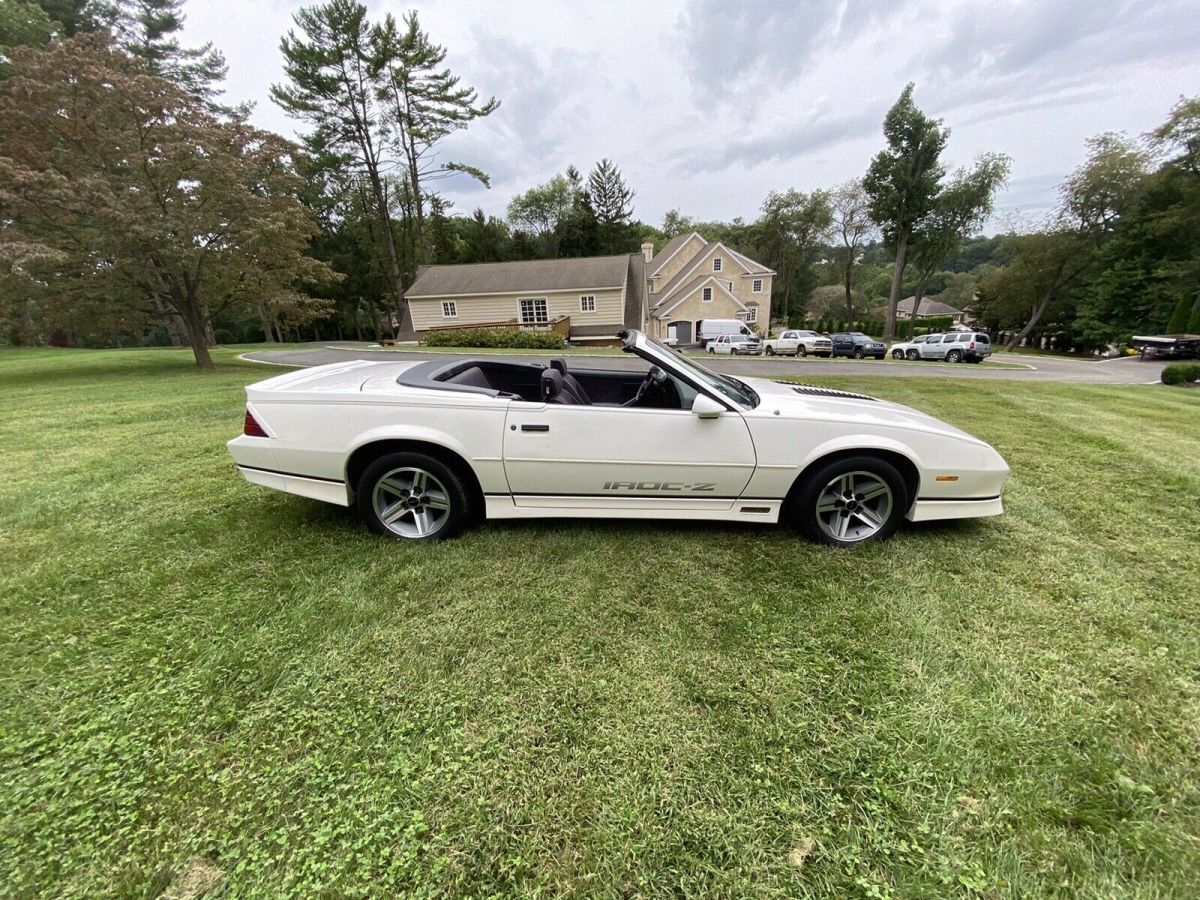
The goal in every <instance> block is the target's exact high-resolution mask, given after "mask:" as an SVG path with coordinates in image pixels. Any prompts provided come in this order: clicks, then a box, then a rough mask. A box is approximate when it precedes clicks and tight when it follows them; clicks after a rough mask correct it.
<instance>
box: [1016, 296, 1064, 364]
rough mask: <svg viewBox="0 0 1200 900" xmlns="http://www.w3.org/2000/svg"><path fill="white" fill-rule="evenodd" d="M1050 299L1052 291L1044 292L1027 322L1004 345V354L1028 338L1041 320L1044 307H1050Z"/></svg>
mask: <svg viewBox="0 0 1200 900" xmlns="http://www.w3.org/2000/svg"><path fill="white" fill-rule="evenodd" d="M1052 299H1054V291H1053V290H1050V291H1046V293H1045V295H1044V296H1043V297H1042V299H1041V300H1039V301H1038V305H1037V306H1035V307H1034V308H1033V313H1032V315H1030V317H1029V321H1028V322H1026V323H1025V327H1024V328H1022V329H1021V330H1020V331H1019V332H1018V333H1017V334H1015V335H1014V336H1013V337H1010V338H1009V339H1008V343H1007V344H1005V345H1004V352H1006V353H1007V352H1008V351H1010V350H1012V349H1013V347H1016V346H1017V345H1018V344H1020V343H1021V341H1023V340H1025V338H1027V337H1029V332H1031V331H1033V329H1034V326H1035V325H1037V323H1038V320H1039V319H1041V318H1042V313H1044V312H1045V311H1046V307H1047V306H1049V305H1050V301H1051V300H1052Z"/></svg>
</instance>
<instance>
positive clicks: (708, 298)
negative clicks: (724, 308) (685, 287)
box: [700, 288, 712, 303]
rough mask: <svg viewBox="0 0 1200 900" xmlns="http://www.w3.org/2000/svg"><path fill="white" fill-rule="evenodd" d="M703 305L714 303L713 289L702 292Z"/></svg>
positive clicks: (701, 300)
mask: <svg viewBox="0 0 1200 900" xmlns="http://www.w3.org/2000/svg"><path fill="white" fill-rule="evenodd" d="M700 302H701V303H712V288H705V289H704V290H702V291H701V292H700Z"/></svg>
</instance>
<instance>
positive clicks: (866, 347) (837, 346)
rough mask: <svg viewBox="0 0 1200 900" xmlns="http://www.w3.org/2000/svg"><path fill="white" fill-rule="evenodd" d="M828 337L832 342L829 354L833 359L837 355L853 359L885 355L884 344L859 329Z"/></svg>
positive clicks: (880, 357) (882, 356) (881, 357)
mask: <svg viewBox="0 0 1200 900" xmlns="http://www.w3.org/2000/svg"><path fill="white" fill-rule="evenodd" d="M829 339H830V340H831V341H832V342H833V352H832V353H831V354H830V356H832V357H833V358H834V359H837V358H838V357H839V356H847V357H849V356H852V357H854V358H855V359H863V358H864V357H867V356H873V357H875V358H876V359H883V358H884V357H885V356H886V355H887V347H886V346H884V345H883V344H881V343H879V341H877V340H875V339H874V338H873V337H870V336H868V335H865V334H863V333H862V332H861V331H843V332H840V333H839V334H834V335H831V336H830V338H829Z"/></svg>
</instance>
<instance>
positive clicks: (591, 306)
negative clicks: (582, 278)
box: [579, 294, 596, 312]
mask: <svg viewBox="0 0 1200 900" xmlns="http://www.w3.org/2000/svg"><path fill="white" fill-rule="evenodd" d="M579 311H580V312H595V311H596V298H595V296H594V295H592V294H584V295H582V296H581V297H580V298H579Z"/></svg>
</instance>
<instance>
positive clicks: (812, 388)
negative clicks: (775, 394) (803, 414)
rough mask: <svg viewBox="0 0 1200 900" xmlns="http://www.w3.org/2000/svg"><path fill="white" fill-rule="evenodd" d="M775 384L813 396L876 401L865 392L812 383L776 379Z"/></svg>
mask: <svg viewBox="0 0 1200 900" xmlns="http://www.w3.org/2000/svg"><path fill="white" fill-rule="evenodd" d="M775 383H776V384H786V385H787V386H788V387H790V388H791V389H792V390H793V391H795V392H796V393H797V394H809V395H811V396H813V397H841V398H842V399H843V400H870V401H871V402H872V403H874V402H877V401H876V399H875V398H874V397H868V396H867V395H866V394H854V393H851V392H850V391H835V390H834V389H833V388H823V387H817V386H816V385H814V384H793V383H792V382H790V381H777V382H775Z"/></svg>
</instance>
